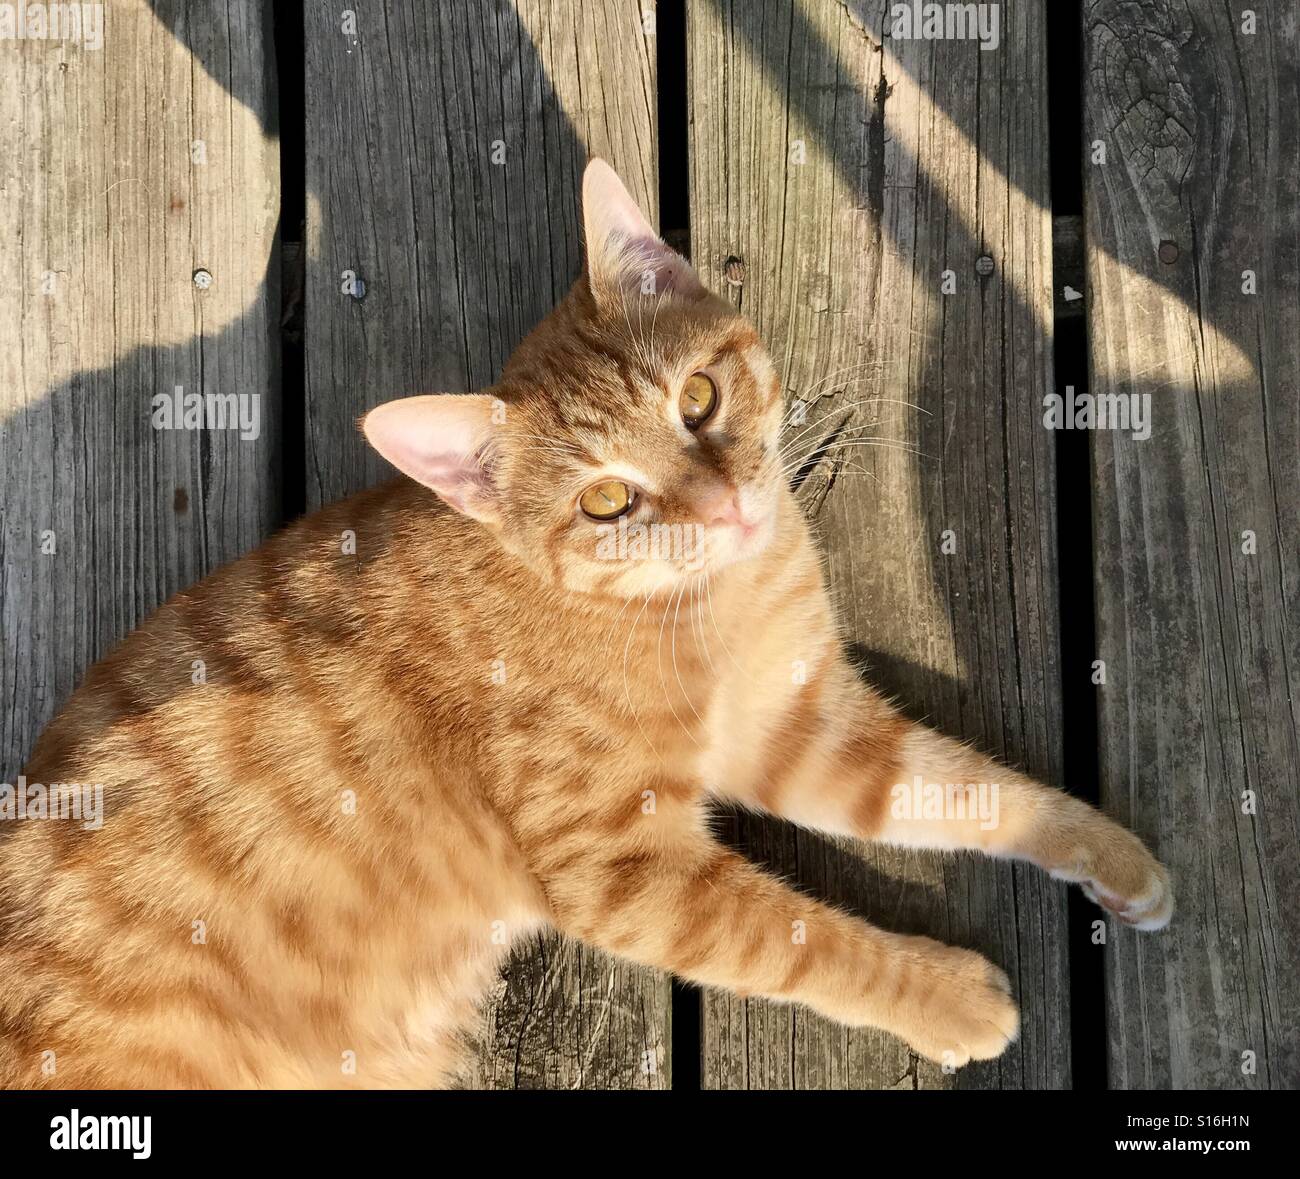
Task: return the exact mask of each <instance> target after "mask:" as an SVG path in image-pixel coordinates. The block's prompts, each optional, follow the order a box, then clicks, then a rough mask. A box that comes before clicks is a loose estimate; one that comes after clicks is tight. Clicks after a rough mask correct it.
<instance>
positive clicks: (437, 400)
mask: <svg viewBox="0 0 1300 1179" xmlns="http://www.w3.org/2000/svg"><path fill="white" fill-rule="evenodd" d="M497 405H499V402H498V401H497V399H496V398H495V397H492V396H490V395H489V394H486V393H438V394H434V395H432V396H425V397H403V398H402V399H401V400H400V401H389V402H386V403H385V404H384V405H381V406H378V407H377V408H375V409H372V410H371V411H370V412H369V413H368V414H366V416H365V417H364V418H363V419H362V421H361V428H362V430H364V431H365V435H366V439H367V440H368V441H369V443H370V445H371V446H373V447H374V448H375V449H376V450H377V451H379V453H380V454H382V455H383V456H384V458H386V459H387V460H388V461H389V462H390V463H392V464H393V466H395V467H396V468H397V469H398V470H399V471H402V472H404V473H405V474H407V475H410V477H411V478H412V479H414V480H416V481H417V482H419V483H423V484H424V485H425V487H430V488H432V489H433V490H434V491H436V492H437V493H438V496H439V497H440V498H441V499H442V500H443V501H444V502H445V503H447V504H449V505H450V506H451V507H453V508H455V509H456V511H458V512H463V513H464V514H465V515H466V516H470V517H472V518H473V519H475V520H479V521H481V522H482V523H484V524H495V523H497V521H498V520H499V518H500V510H499V509H500V505H499V501H498V498H497V496H496V494H495V490H496V489H495V487H494V485H493V483H492V430H493V425H494V421H493V415H494V410H495V407H496V406H497Z"/></svg>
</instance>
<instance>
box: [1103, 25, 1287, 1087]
mask: <svg viewBox="0 0 1300 1179" xmlns="http://www.w3.org/2000/svg"><path fill="white" fill-rule="evenodd" d="M1254 7H1255V9H1256V10H1257V15H1258V23H1257V25H1256V29H1255V31H1254V32H1253V33H1252V32H1246V31H1244V27H1245V24H1246V23H1247V22H1246V20H1245V17H1244V15H1243V12H1242V11H1239V9H1240V6H1232V5H1229V6H1224V5H1219V4H1212V3H1209V2H1208V0H1206V2H1201V3H1191V4H1183V3H1178V4H1175V3H1172V2H1170V0H1152V2H1149V3H1143V4H1140V5H1139V4H1136V3H1124V2H1121V0H1087V3H1086V4H1085V6H1084V23H1085V46H1086V49H1085V52H1086V66H1087V72H1086V98H1085V103H1086V122H1087V126H1086V130H1085V140H1086V142H1087V143H1088V144H1089V145H1091V144H1092V143H1093V142H1094V141H1098V142H1100V143H1101V144H1102V145H1103V147H1104V150H1105V152H1106V158H1105V162H1104V163H1103V162H1099V161H1098V160H1097V159H1096V157H1095V154H1094V152H1093V150H1092V149H1091V147H1089V157H1090V159H1092V160H1093V162H1091V163H1088V164H1086V165H1085V169H1086V171H1085V183H1086V186H1087V201H1086V209H1087V224H1086V230H1087V244H1088V256H1087V267H1088V272H1087V275H1088V284H1089V328H1090V335H1091V344H1090V347H1091V369H1092V385H1091V392H1093V393H1099V394H1118V395H1121V396H1140V397H1149V398H1150V428H1151V433H1150V437H1149V438H1147V439H1146V440H1140V439H1139V438H1137V437H1135V436H1134V435H1133V433H1132V432H1123V431H1119V430H1096V431H1095V432H1094V434H1093V437H1092V452H1093V465H1094V469H1095V472H1096V492H1095V533H1096V600H1097V631H1098V648H1099V649H1098V658H1099V659H1102V660H1104V661H1105V665H1106V684H1105V686H1104V687H1102V688H1101V689H1100V697H1099V699H1100V726H1101V734H1100V737H1101V769H1102V789H1103V796H1104V799H1105V803H1106V807H1107V809H1108V810H1109V811H1110V812H1111V813H1113V814H1115V815H1117V816H1120V817H1122V818H1123V819H1124V820H1125V821H1126V822H1128V823H1129V824H1130V825H1131V826H1133V827H1134V828H1135V829H1136V830H1137V831H1139V832H1141V833H1142V834H1143V835H1144V836H1146V837H1147V838H1148V840H1149V841H1150V842H1151V843H1152V844H1153V846H1155V847H1156V848H1157V849H1158V851H1159V854H1160V856H1161V858H1162V859H1163V860H1164V861H1165V863H1166V864H1168V865H1169V866H1170V869H1171V870H1172V872H1173V874H1174V881H1175V887H1176V890H1177V891H1178V903H1179V911H1178V912H1176V913H1175V914H1174V920H1173V924H1172V925H1171V927H1170V928H1169V929H1168V930H1167V931H1166V932H1165V933H1164V934H1162V935H1161V936H1159V937H1153V938H1141V937H1137V936H1135V935H1134V934H1132V933H1131V932H1129V931H1120V932H1119V933H1118V934H1113V935H1112V937H1113V941H1112V944H1111V947H1110V949H1109V950H1108V951H1107V956H1106V964H1107V987H1108V1012H1109V1021H1108V1022H1109V1027H1110V1080H1111V1084H1112V1085H1113V1086H1115V1087H1117V1088H1138V1087H1143V1088H1145V1087H1151V1088H1166V1087H1169V1086H1173V1087H1175V1088H1211V1089H1242V1088H1246V1089H1253V1088H1296V1087H1297V1086H1298V1085H1300V1023H1297V1020H1296V1011H1297V1010H1298V1009H1300V972H1298V971H1297V963H1298V962H1300V914H1297V911H1296V907H1295V896H1296V894H1297V890H1298V889H1300V863H1298V862H1297V857H1296V848H1297V846H1300V792H1298V791H1297V787H1296V767H1297V765H1300V736H1298V733H1300V722H1298V716H1297V709H1298V708H1300V625H1298V623H1300V618H1298V617H1297V613H1296V603H1297V602H1298V601H1300V559H1297V558H1298V554H1297V538H1300V527H1298V525H1300V492H1297V488H1296V482H1295V470H1296V460H1297V453H1298V452H1300V399H1298V398H1297V396H1296V389H1297V386H1298V385H1300V357H1298V356H1297V350H1296V341H1297V340H1298V339H1300V267H1298V263H1300V253H1298V251H1300V209H1298V208H1297V205H1296V200H1295V193H1296V191H1297V189H1298V188H1300V135H1298V134H1297V113H1296V112H1297V109H1298V108H1300V102H1298V101H1297V100H1298V98H1300V33H1298V31H1297V22H1296V19H1295V13H1294V11H1292V10H1288V13H1287V16H1286V18H1285V19H1284V14H1283V9H1284V8H1285V7H1286V6H1284V5H1280V4H1272V5H1269V4H1265V5H1256V6H1254ZM1246 271H1253V272H1254V274H1255V283H1256V292H1257V293H1255V294H1248V293H1245V291H1244V290H1243V286H1246V285H1249V280H1248V279H1245V278H1243V275H1244V272H1246ZM1248 534H1249V535H1248ZM1250 537H1253V538H1254V540H1253V543H1252V541H1251V540H1250ZM1246 791H1250V792H1251V796H1250V797H1251V798H1253V800H1254V801H1253V807H1249V806H1247V804H1246V802H1245V801H1244V799H1243V794H1244V792H1246ZM1250 1067H1253V1069H1254V1071H1253V1072H1252V1071H1249V1069H1250Z"/></svg>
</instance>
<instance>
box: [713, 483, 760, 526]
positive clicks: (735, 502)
mask: <svg viewBox="0 0 1300 1179" xmlns="http://www.w3.org/2000/svg"><path fill="white" fill-rule="evenodd" d="M700 515H701V516H703V517H704V519H705V520H706V521H708V523H709V524H735V525H737V526H738V527H740V528H743V529H745V530H749V529H750V528H751V527H753V525H752V524H751V523H750V522H749V520H748V519H746V518H745V510H744V509H743V508H742V507H741V506H740V494H739V492H737V491H735V490H734V489H733V488H730V487H724V488H723V489H722V490H721V491H719V492H717V493H716V494H714V495H712V496H710V497H709V498H708V499H707V500H706V501H705V502H704V504H703V505H701V511H700Z"/></svg>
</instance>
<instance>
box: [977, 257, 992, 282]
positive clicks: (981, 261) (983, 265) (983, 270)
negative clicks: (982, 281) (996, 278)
mask: <svg viewBox="0 0 1300 1179" xmlns="http://www.w3.org/2000/svg"><path fill="white" fill-rule="evenodd" d="M975 273H976V274H978V275H979V276H980V278H988V276H989V275H990V274H992V273H993V259H992V258H991V257H990V256H989V255H988V254H982V255H980V257H978V258H976V259H975Z"/></svg>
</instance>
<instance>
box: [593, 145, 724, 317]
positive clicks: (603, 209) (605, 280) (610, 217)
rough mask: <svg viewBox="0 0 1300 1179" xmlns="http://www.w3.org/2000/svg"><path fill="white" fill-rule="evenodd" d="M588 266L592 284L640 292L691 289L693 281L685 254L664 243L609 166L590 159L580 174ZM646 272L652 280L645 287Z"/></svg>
mask: <svg viewBox="0 0 1300 1179" xmlns="http://www.w3.org/2000/svg"><path fill="white" fill-rule="evenodd" d="M582 211H583V225H584V227H585V230H586V238H587V270H588V275H589V277H590V278H591V281H592V284H593V286H595V287H598V288H599V287H604V288H606V289H619V288H621V289H623V290H627V291H632V292H642V293H645V294H648V295H649V294H660V293H663V292H665V291H669V290H677V291H686V292H690V293H693V292H694V291H695V290H697V289H698V285H699V284H698V281H697V280H696V278H695V276H694V274H693V273H692V272H691V268H690V266H689V264H688V263H687V262H686V259H685V258H683V257H682V256H681V255H680V254H678V253H677V252H676V251H675V250H673V249H670V248H669V247H668V246H666V245H665V244H664V243H663V242H662V241H661V240H660V238H659V235H658V234H657V233H655V231H654V229H653V227H652V226H651V225H650V222H649V221H647V220H646V218H645V214H643V213H642V212H641V210H640V208H639V207H638V206H637V203H636V201H634V200H633V199H632V197H631V195H630V194H629V193H628V191H627V189H626V188H625V187H624V186H623V182H622V181H621V180H620V179H619V178H618V175H617V174H616V173H615V171H614V169H613V168H611V167H610V166H609V165H608V164H607V163H605V161H604V160H599V159H597V160H592V161H591V162H590V163H589V164H588V165H587V171H586V173H585V174H584V175H583V178H582ZM647 276H650V277H651V279H652V282H651V283H650V289H649V290H645V289H644V284H645V282H646V278H647Z"/></svg>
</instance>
